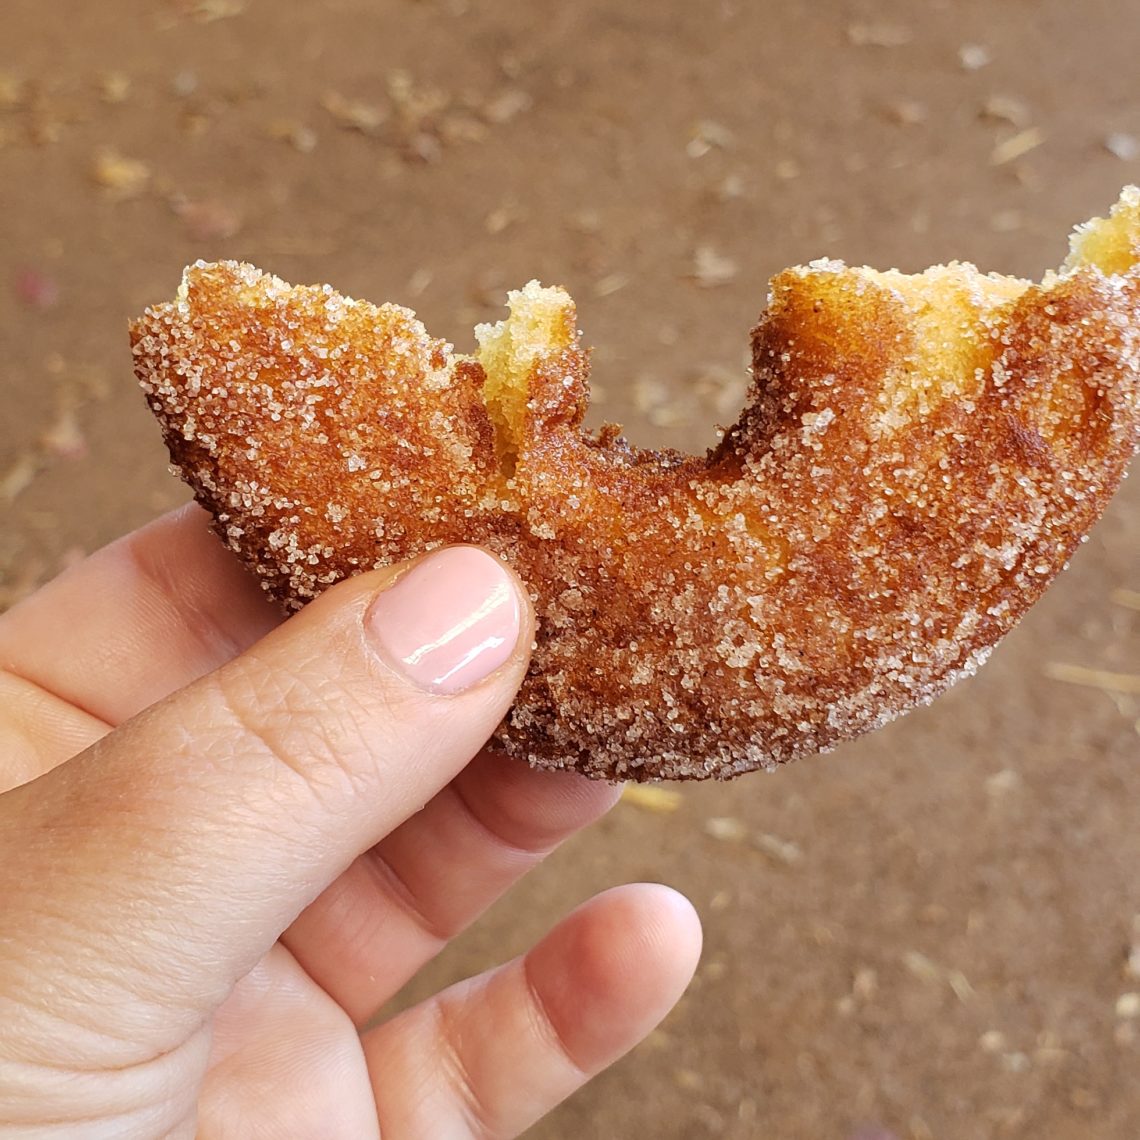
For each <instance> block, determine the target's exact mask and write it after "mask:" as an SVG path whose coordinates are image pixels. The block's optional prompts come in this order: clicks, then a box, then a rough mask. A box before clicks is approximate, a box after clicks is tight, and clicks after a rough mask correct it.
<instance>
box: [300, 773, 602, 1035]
mask: <svg viewBox="0 0 1140 1140" xmlns="http://www.w3.org/2000/svg"><path fill="white" fill-rule="evenodd" d="M620 794H621V789H620V788H619V787H615V786H613V785H610V784H604V783H599V782H598V781H594V780H587V779H586V778H585V777H583V776H579V775H577V774H576V773H572V772H543V771H535V770H533V769H531V768H528V767H527V766H526V765H525V764H524V763H522V762H521V761H516V760H511V759H508V758H507V757H505V756H503V755H501V754H498V753H492V752H486V753H483V754H482V755H480V756H478V757H477V758H476V759H475V760H474V761H472V763H471V764H469V765H468V766H467V768H466V769H464V771H463V772H461V773H460V774H459V776H457V777H456V778H455V780H453V781H452V783H451V784H449V785H448V786H447V787H446V788H444V789H443V791H442V792H440V793H439V794H438V795H437V796H436V797H435V798H434V799H433V800H432V801H431V802H430V803H429V804H428V805H427V806H426V807H425V808H424V809H423V810H422V811H421V812H419V813H418V814H417V815H415V816H413V817H412V818H411V819H409V820H408V821H407V822H405V823H404V824H402V825H401V826H400V827H398V828H397V829H396V830H395V831H394V832H392V834H391V835H389V836H387V837H386V838H385V839H383V840H382V841H381V842H380V843H379V844H377V846H376V847H374V848H372V849H371V850H370V851H368V852H366V853H365V854H364V855H362V856H361V857H360V858H359V859H357V860H356V862H355V863H353V864H352V866H351V867H350V868H349V869H348V870H347V871H346V872H345V873H344V874H343V875H342V876H341V877H340V878H339V879H338V880H337V881H336V882H335V883H333V885H332V886H331V887H329V888H328V890H326V891H325V892H324V893H323V894H322V895H321V896H320V897H319V898H318V899H317V900H316V901H315V902H313V903H312V904H311V905H310V906H309V907H308V908H307V909H306V910H305V911H304V912H303V913H302V914H301V915H300V916H299V917H298V919H297V920H296V922H294V923H293V925H292V926H291V927H290V928H289V930H288V931H286V933H285V935H284V937H283V939H282V941H283V942H284V943H285V944H286V946H288V948H289V950H290V951H291V952H292V954H293V955H294V957H295V958H296V959H297V960H298V962H300V964H301V965H302V966H303V967H304V969H305V970H307V971H308V973H309V975H310V977H312V978H313V980H314V981H316V982H317V983H318V984H319V985H320V986H322V987H323V988H324V989H325V991H326V992H327V993H328V994H329V995H330V996H331V997H332V998H333V999H334V1000H335V1001H336V1002H338V1003H339V1004H340V1005H341V1006H342V1007H343V1008H344V1010H345V1011H346V1012H347V1013H348V1015H349V1016H350V1017H351V1018H352V1019H353V1020H354V1021H355V1022H356V1023H357V1024H358V1025H360V1024H363V1023H364V1022H366V1021H367V1020H368V1019H369V1018H370V1017H371V1016H372V1015H373V1014H374V1013H375V1012H376V1011H377V1010H378V1009H379V1008H380V1006H382V1005H383V1004H384V1002H386V1001H387V1000H388V999H389V998H390V997H392V995H393V994H395V993H396V992H397V991H398V990H399V989H400V988H401V986H403V985H404V983H405V982H407V981H408V979H410V978H411V977H412V976H413V975H414V974H415V973H416V971H417V970H419V969H420V967H421V966H423V965H424V964H425V963H426V962H428V961H429V960H430V959H431V958H433V957H434V956H435V955H436V954H437V953H439V951H440V950H441V949H443V947H444V946H445V945H446V944H447V942H448V941H450V940H451V939H452V938H453V937H455V935H456V934H458V933H459V932H460V931H461V930H463V929H464V928H465V927H467V926H468V925H470V924H471V923H472V922H474V920H475V919H476V918H478V917H479V916H480V915H481V914H482V913H483V911H485V910H486V909H487V908H488V907H489V906H490V905H491V904H492V903H493V902H494V901H495V900H496V899H497V898H498V897H499V896H500V895H502V894H503V892H504V891H506V890H507V888H508V887H510V886H511V885H512V884H513V883H515V882H516V881H517V880H518V879H520V878H521V877H522V876H523V875H524V874H526V872H527V871H529V870H531V868H533V867H534V866H536V865H537V864H538V863H540V862H541V861H542V860H543V859H544V858H545V857H546V856H547V855H548V854H550V852H551V851H553V850H554V849H555V848H556V847H557V846H558V845H559V844H560V843H562V842H563V841H564V840H565V839H568V838H569V837H570V836H571V835H573V834H574V833H575V832H577V831H579V830H580V829H581V828H583V827H585V826H586V825H587V824H589V823H592V822H593V821H594V820H596V819H598V818H599V817H601V816H602V815H604V814H605V813H606V811H608V810H609V808H610V807H612V806H613V805H614V804H615V803H616V802H617V800H618V797H619V796H620Z"/></svg>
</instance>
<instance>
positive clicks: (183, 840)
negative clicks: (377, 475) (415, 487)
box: [0, 547, 532, 1064]
mask: <svg viewBox="0 0 1140 1140" xmlns="http://www.w3.org/2000/svg"><path fill="white" fill-rule="evenodd" d="M531 638H532V628H531V619H530V617H529V611H528V610H527V609H526V603H525V600H524V599H523V595H522V593H521V591H520V590H519V588H518V586H517V583H516V582H515V580H514V579H513V577H512V576H511V575H510V574H509V573H508V572H507V571H506V570H505V569H504V567H503V565H502V563H501V562H499V561H498V559H496V558H493V557H492V556H491V555H488V554H485V553H483V552H481V551H478V550H474V549H472V548H464V547H460V548H452V549H449V550H444V551H439V552H437V553H435V554H433V555H430V556H428V557H427V558H425V559H423V560H422V561H421V562H419V563H417V564H415V565H414V566H412V567H411V568H406V567H405V568H402V569H398V570H395V571H382V572H376V573H373V574H367V575H361V576H360V577H358V578H355V579H352V580H351V581H349V582H345V583H342V584H341V585H340V586H339V587H336V588H334V589H333V590H330V591H329V592H328V593H327V594H326V595H324V596H323V597H322V598H321V599H319V600H318V601H316V602H315V603H313V605H311V606H310V607H308V608H307V609H306V610H305V611H304V612H302V613H301V614H299V615H297V616H296V617H295V618H294V619H292V620H291V621H289V622H287V623H286V624H285V625H283V626H282V627H280V628H279V629H277V630H275V631H274V632H273V633H271V634H270V635H269V636H268V637H267V638H265V639H264V640H263V641H261V642H260V643H259V644H258V645H257V646H255V647H254V648H253V649H251V650H249V651H248V652H246V653H245V654H243V655H242V656H241V657H239V658H237V659H235V660H234V661H232V662H231V663H230V664H228V665H226V666H224V667H223V668H221V669H220V670H218V671H217V672H215V673H213V674H210V675H209V676H207V677H205V678H203V679H201V680H200V681H198V682H196V683H195V684H193V685H191V686H190V687H188V688H186V689H184V690H182V691H181V692H179V693H177V694H175V695H174V696H173V697H171V698H169V699H168V700H166V701H164V702H162V703H160V704H159V705H156V706H155V707H153V708H151V709H149V710H147V711H146V712H144V713H142V714H140V715H139V716H137V717H135V718H134V719H133V720H131V721H129V722H127V723H126V724H125V725H123V726H122V727H121V728H119V729H118V730H116V731H115V732H113V733H111V734H110V735H108V736H106V737H104V738H103V739H102V740H101V741H99V742H98V743H97V744H96V745H94V746H93V747H92V748H90V749H89V750H87V751H86V752H84V753H82V754H81V755H80V756H78V757H76V758H75V759H74V760H72V761H69V762H68V763H66V764H64V765H61V766H60V767H58V768H56V769H55V770H54V771H52V772H50V773H48V774H47V775H45V776H43V777H41V778H40V779H38V780H36V781H34V782H33V783H31V784H28V785H24V786H23V787H21V788H17V789H16V790H15V791H12V792H9V793H7V794H6V795H5V796H4V797H3V798H2V799H0V897H3V898H4V899H5V904H6V908H5V941H4V943H3V944H2V945H0V982H2V981H3V980H4V977H3V974H4V972H5V971H7V972H8V973H9V974H10V975H11V976H18V977H19V978H20V981H21V986H22V987H23V988H22V989H21V990H20V993H21V998H22V1000H23V1001H25V1003H27V1004H29V1005H31V1006H33V1007H34V1006H35V1005H36V1002H37V1001H38V1000H39V999H40V998H43V997H44V995H43V994H42V993H39V991H38V988H37V987H39V988H42V987H45V986H51V987H56V992H59V989H60V988H61V987H63V988H66V990H67V992H68V993H69V995H70V997H69V1018H70V1019H71V1021H72V1022H73V1023H76V1024H80V1023H81V1024H82V1025H83V1026H84V1028H85V1029H86V1030H87V1031H88V1032H90V1033H100V1034H101V1035H102V1037H103V1038H104V1039H106V1038H108V1037H110V1038H111V1039H113V1041H114V1046H113V1047H112V1048H111V1050H110V1051H111V1054H112V1058H111V1059H112V1060H114V1059H116V1058H118V1059H119V1061H120V1063H124V1064H127V1063H132V1062H131V1059H132V1058H137V1057H138V1055H139V1053H140V1051H142V1052H145V1051H147V1050H153V1049H155V1048H165V1047H169V1046H170V1043H171V1042H172V1041H178V1040H181V1039H183V1038H184V1037H185V1036H186V1034H187V1033H188V1032H191V1031H193V1029H194V1028H195V1027H196V1026H197V1025H198V1024H200V1022H201V1019H202V1018H203V1017H204V1016H205V1015H207V1014H208V1012H209V1011H210V1010H212V1009H213V1008H214V1007H216V1006H217V1005H218V1004H219V1003H220V1001H221V1000H222V998H223V997H224V996H225V994H226V992H228V990H229V988H230V986H231V985H232V984H233V983H234V981H235V980H236V979H237V978H239V977H241V976H243V975H244V974H245V973H246V972H247V971H248V970H249V969H250V968H251V966H252V965H253V963H254V962H255V961H256V960H257V959H258V958H259V957H260V956H261V955H262V954H264V953H265V952H266V950H267V949H268V948H269V946H270V945H272V943H273V942H274V941H275V940H276V938H277V937H278V936H279V934H280V933H281V931H283V930H284V929H285V928H286V926H288V925H289V923H290V922H291V921H292V920H293V919H294V918H295V917H296V915H297V914H298V913H299V912H300V910H301V909H302V908H303V907H304V906H305V905H307V904H308V903H310V902H311V901H312V899H313V898H315V897H316V896H317V895H318V894H319V893H320V892H321V891H322V890H323V889H324V888H325V887H326V886H327V885H328V884H329V883H330V882H332V880H333V879H335V878H336V877H337V875H339V874H340V873H341V872H342V871H343V870H344V869H345V868H346V867H347V866H348V865H349V864H350V863H351V862H352V860H353V859H354V858H355V857H356V856H357V855H359V854H360V853H361V852H363V851H365V850H368V849H369V848H370V847H372V846H374V845H375V844H376V843H377V842H378V841H379V839H380V838H381V837H382V836H383V835H385V834H387V833H388V832H390V831H391V830H392V829H393V828H395V827H396V826H398V825H399V824H400V823H401V822H402V821H403V820H404V819H406V818H408V816H410V815H411V814H412V813H413V812H415V811H416V810H418V809H419V807H420V806H421V805H422V804H424V803H426V802H427V801H429V800H430V799H431V798H432V797H433V796H434V795H435V794H436V793H437V792H438V791H439V790H440V788H442V787H443V786H444V785H445V784H447V783H448V782H449V781H450V780H451V779H452V778H453V777H454V776H455V774H456V773H457V772H459V771H460V770H461V769H462V768H463V767H464V765H465V764H466V763H467V762H468V761H469V760H470V759H471V758H472V756H473V755H475V753H476V752H478V751H479V749H480V748H481V747H482V745H483V744H484V742H485V741H486V739H487V738H488V736H489V735H490V734H491V732H492V731H493V729H494V728H495V726H496V724H497V723H498V722H499V720H500V719H501V718H502V716H503V715H504V713H505V712H506V710H507V708H508V707H509V706H510V703H511V701H512V699H513V696H514V693H515V690H516V688H517V686H518V684H519V682H520V681H521V679H522V676H523V673H524V671H525V667H526V656H527V653H526V650H527V647H528V646H529V645H530V642H531ZM65 866H66V867H69V868H71V873H70V874H69V875H68V876H66V877H63V876H60V875H59V873H58V871H59V868H60V867H65ZM47 883H50V884H51V890H50V891H49V892H47V893H46V894H43V893H42V892H39V891H33V890H30V889H29V884H47ZM83 945H88V946H93V947H94V946H99V947H102V951H101V954H100V955H98V956H96V955H86V954H84V953H82V952H80V951H77V950H76V947H77V946H83ZM57 956H58V962H59V963H60V969H71V968H74V969H78V970H82V969H83V968H84V967H83V964H84V963H85V962H87V961H88V959H89V958H90V959H93V960H94V959H97V958H100V957H101V958H102V959H103V960H106V961H112V962H114V967H115V968H114V970H112V971H102V972H100V971H98V970H96V969H95V968H94V967H92V970H91V976H86V975H83V976H77V977H74V978H72V977H68V978H63V979H61V978H60V977H59V976H58V974H57V972H56V971H54V970H52V969H37V970H31V969H30V964H31V963H32V962H33V961H34V962H36V963H37V964H38V963H43V962H49V961H55V960H56V957H57ZM77 963H78V965H77ZM2 989H4V987H3V986H2V985H0V990H2ZM45 1004H47V1005H49V1006H50V1003H45ZM80 1036H81V1035H80Z"/></svg>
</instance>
